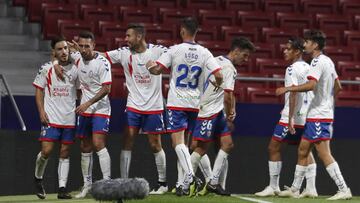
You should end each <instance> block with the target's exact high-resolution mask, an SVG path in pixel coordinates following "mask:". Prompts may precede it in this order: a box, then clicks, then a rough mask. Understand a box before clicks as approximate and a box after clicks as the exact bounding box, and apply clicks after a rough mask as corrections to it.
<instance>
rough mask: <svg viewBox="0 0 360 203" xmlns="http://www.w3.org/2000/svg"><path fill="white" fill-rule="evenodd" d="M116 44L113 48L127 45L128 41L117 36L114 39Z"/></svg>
mask: <svg viewBox="0 0 360 203" xmlns="http://www.w3.org/2000/svg"><path fill="white" fill-rule="evenodd" d="M114 42H115V43H114V45H113V46H111V49H112V50H114V49H117V48H119V47H124V46H127V43H126V41H125V39H124V38H123V37H121V38H120V37H117V38H115V39H114Z"/></svg>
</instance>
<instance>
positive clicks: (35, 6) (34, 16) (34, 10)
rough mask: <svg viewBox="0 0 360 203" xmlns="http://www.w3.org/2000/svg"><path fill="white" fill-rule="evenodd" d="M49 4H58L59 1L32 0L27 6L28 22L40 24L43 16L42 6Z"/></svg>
mask: <svg viewBox="0 0 360 203" xmlns="http://www.w3.org/2000/svg"><path fill="white" fill-rule="evenodd" d="M43 3H49V4H56V3H58V0H31V2H30V1H29V3H28V4H27V14H28V20H29V21H30V22H40V21H41V16H42V6H41V5H42V4H43Z"/></svg>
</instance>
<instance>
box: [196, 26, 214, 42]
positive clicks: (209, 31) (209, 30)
mask: <svg viewBox="0 0 360 203" xmlns="http://www.w3.org/2000/svg"><path fill="white" fill-rule="evenodd" d="M196 39H197V40H202V41H212V40H218V30H217V27H216V26H206V25H201V26H200V28H199V31H198V32H197V34H196Z"/></svg>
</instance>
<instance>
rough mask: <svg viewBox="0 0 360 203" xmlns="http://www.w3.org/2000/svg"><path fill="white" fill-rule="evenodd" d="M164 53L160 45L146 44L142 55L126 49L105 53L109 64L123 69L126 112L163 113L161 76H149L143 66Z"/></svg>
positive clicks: (163, 48)
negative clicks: (120, 66)
mask: <svg viewBox="0 0 360 203" xmlns="http://www.w3.org/2000/svg"><path fill="white" fill-rule="evenodd" d="M164 51H166V48H165V47H163V46H161V45H153V44H148V48H147V49H146V51H145V52H143V53H136V52H132V51H130V50H129V48H128V47H122V48H119V49H117V50H113V51H109V52H106V57H107V58H108V59H109V61H110V62H111V63H120V64H121V65H122V67H123V68H124V73H125V78H126V87H127V89H128V91H129V95H128V98H127V104H126V107H127V110H130V111H134V112H138V113H143V114H149V113H161V112H162V111H163V109H164V105H163V96H162V88H161V87H162V76H161V75H153V74H150V72H149V71H148V69H147V68H146V66H145V65H146V63H147V62H148V61H149V60H152V61H155V60H156V59H158V58H159V57H160V55H161V54H162V53H163V52H164Z"/></svg>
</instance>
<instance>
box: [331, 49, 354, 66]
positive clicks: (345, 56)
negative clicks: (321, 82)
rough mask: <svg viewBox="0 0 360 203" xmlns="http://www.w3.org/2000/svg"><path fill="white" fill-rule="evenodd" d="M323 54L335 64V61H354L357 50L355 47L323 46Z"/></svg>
mask: <svg viewBox="0 0 360 203" xmlns="http://www.w3.org/2000/svg"><path fill="white" fill-rule="evenodd" d="M324 52H325V54H326V55H328V56H329V57H330V58H331V59H332V60H333V61H334V63H335V64H336V63H337V61H355V60H356V59H357V50H356V48H355V47H348V46H346V47H345V46H325V49H324Z"/></svg>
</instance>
